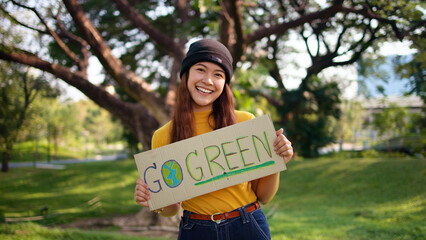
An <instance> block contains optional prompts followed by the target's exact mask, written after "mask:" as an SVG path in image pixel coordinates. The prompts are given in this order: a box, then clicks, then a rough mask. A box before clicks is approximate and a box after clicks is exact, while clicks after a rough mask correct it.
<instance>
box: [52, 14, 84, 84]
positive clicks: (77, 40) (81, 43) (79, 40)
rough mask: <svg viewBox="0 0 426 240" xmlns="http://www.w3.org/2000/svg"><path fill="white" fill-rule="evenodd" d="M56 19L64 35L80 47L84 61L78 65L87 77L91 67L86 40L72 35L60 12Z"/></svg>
mask: <svg viewBox="0 0 426 240" xmlns="http://www.w3.org/2000/svg"><path fill="white" fill-rule="evenodd" d="M55 19H56V25H57V26H58V28H59V30H60V31H61V33H62V35H63V36H64V37H66V38H68V39H69V40H71V41H72V42H74V43H76V44H77V45H78V46H79V48H80V52H81V54H82V55H83V59H81V60H80V61H78V62H77V64H78V66H79V70H80V71H81V72H82V73H84V74H85V75H86V76H87V68H88V66H89V44H88V43H87V42H86V41H85V40H84V39H82V38H80V37H79V36H76V35H75V34H72V33H71V32H69V31H68V30H67V29H66V28H65V25H64V24H63V23H62V21H61V19H60V11H59V10H58V14H56V17H55Z"/></svg>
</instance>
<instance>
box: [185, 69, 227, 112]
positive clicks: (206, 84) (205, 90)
mask: <svg viewBox="0 0 426 240" xmlns="http://www.w3.org/2000/svg"><path fill="white" fill-rule="evenodd" d="M225 76H226V75H225V71H223V69H222V68H221V67H220V66H219V65H217V64H214V63H211V62H198V63H196V64H194V65H193V66H191V68H190V69H189V74H188V90H189V93H190V94H191V98H192V109H193V111H194V112H201V111H207V110H211V109H212V108H213V102H214V101H215V100H216V99H217V98H218V97H219V96H220V94H222V91H223V88H224V86H225V78H226V77H225Z"/></svg>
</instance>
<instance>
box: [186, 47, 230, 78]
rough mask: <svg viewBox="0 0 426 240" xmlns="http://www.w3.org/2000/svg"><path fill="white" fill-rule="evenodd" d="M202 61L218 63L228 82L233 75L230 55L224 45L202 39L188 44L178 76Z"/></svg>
mask: <svg viewBox="0 0 426 240" xmlns="http://www.w3.org/2000/svg"><path fill="white" fill-rule="evenodd" d="M203 61H206V62H212V63H216V64H217V65H219V66H220V67H221V68H222V69H223V70H224V71H225V75H226V79H225V80H226V82H227V83H228V84H229V82H230V81H231V78H232V75H233V68H232V61H233V59H232V55H231V53H230V52H229V50H228V49H227V48H226V47H225V45H223V44H222V43H220V42H218V41H216V40H213V39H202V40H199V41H197V42H194V43H192V44H191V46H189V50H188V52H187V53H186V57H185V58H184V59H183V61H182V67H181V69H180V77H182V75H183V74H184V73H185V72H187V71H188V70H189V69H190V68H191V66H192V65H194V64H196V63H198V62H203Z"/></svg>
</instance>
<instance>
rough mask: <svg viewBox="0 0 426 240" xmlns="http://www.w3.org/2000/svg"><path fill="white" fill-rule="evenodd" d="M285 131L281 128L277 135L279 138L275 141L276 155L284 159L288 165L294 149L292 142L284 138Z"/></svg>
mask: <svg viewBox="0 0 426 240" xmlns="http://www.w3.org/2000/svg"><path fill="white" fill-rule="evenodd" d="M283 132H284V130H283V129H282V128H280V129H279V130H278V131H277V132H276V134H277V138H276V139H275V141H274V150H275V153H276V154H277V155H279V156H281V157H282V158H283V159H284V162H285V163H288V162H289V161H290V159H291V157H292V156H293V147H292V146H291V142H290V141H289V140H288V139H287V138H286V137H285V136H284V134H283Z"/></svg>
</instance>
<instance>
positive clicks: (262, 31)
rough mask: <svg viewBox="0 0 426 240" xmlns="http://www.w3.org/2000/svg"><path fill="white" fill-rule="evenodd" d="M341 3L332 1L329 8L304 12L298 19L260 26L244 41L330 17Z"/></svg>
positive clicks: (248, 41)
mask: <svg viewBox="0 0 426 240" xmlns="http://www.w3.org/2000/svg"><path fill="white" fill-rule="evenodd" d="M342 4H343V1H342V0H338V1H334V2H333V5H332V6H330V7H329V8H326V9H324V10H321V11H318V12H314V13H310V14H306V15H303V16H301V17H299V18H298V19H295V20H292V21H289V22H284V23H279V24H275V25H272V26H271V27H260V28H259V29H258V30H256V31H254V32H252V33H250V34H249V35H248V36H247V38H246V42H247V44H252V43H254V42H255V41H257V40H260V39H262V38H264V37H266V36H269V35H272V34H275V35H277V36H280V35H282V34H284V33H285V32H286V31H287V30H288V29H290V28H295V27H298V26H301V25H303V24H304V23H307V22H311V21H313V20H315V19H327V18H330V17H332V16H334V15H335V14H336V13H338V12H339V11H341V10H342V9H343V6H342Z"/></svg>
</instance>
